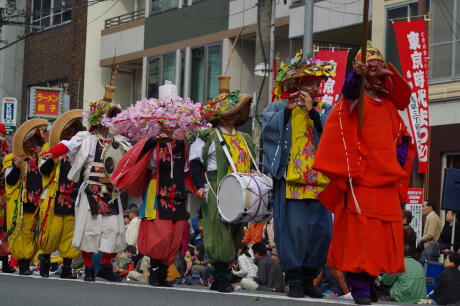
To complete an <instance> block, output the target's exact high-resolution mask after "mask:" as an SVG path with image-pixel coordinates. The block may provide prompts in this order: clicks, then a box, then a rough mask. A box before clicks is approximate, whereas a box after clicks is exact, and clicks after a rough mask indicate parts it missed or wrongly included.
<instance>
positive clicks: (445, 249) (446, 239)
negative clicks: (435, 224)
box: [439, 210, 460, 254]
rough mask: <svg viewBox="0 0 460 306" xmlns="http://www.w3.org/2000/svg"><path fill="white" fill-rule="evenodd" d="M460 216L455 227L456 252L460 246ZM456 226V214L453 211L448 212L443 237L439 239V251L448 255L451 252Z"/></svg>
mask: <svg viewBox="0 0 460 306" xmlns="http://www.w3.org/2000/svg"><path fill="white" fill-rule="evenodd" d="M459 219H460V218H459V215H457V222H456V225H455V241H454V245H453V246H454V251H456V252H457V251H458V249H459V246H460V220H459ZM453 224H454V212H453V211H451V210H448V211H446V223H445V224H444V227H443V228H442V232H441V237H439V250H440V251H441V252H442V253H444V254H447V253H449V252H450V248H451V246H452V244H451V242H452V228H453Z"/></svg>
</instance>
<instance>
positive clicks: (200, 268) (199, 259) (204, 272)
mask: <svg viewBox="0 0 460 306" xmlns="http://www.w3.org/2000/svg"><path fill="white" fill-rule="evenodd" d="M192 263H193V265H192V272H197V273H200V275H201V279H202V280H204V282H205V284H207V283H208V282H209V278H210V277H211V276H212V274H213V267H211V266H210V265H209V263H208V258H207V256H206V252H205V250H204V245H203V244H199V245H198V246H196V248H195V250H194V254H193V256H192Z"/></svg>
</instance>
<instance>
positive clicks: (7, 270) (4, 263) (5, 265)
mask: <svg viewBox="0 0 460 306" xmlns="http://www.w3.org/2000/svg"><path fill="white" fill-rule="evenodd" d="M0 260H1V261H2V272H3V273H14V272H16V270H15V269H14V268H13V267H12V266H10V263H9V262H8V256H1V257H0Z"/></svg>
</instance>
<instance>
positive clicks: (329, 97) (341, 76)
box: [318, 50, 348, 105]
mask: <svg viewBox="0 0 460 306" xmlns="http://www.w3.org/2000/svg"><path fill="white" fill-rule="evenodd" d="M318 57H319V58H321V59H322V60H325V61H332V62H334V63H335V65H336V75H335V77H333V78H329V79H327V81H326V82H323V84H322V87H321V91H322V93H323V94H324V96H323V97H322V98H321V101H323V102H325V103H327V104H330V105H333V104H335V103H336V102H337V101H338V100H339V97H340V92H341V91H342V87H343V83H344V82H345V73H346V71H347V60H348V50H340V51H335V50H319V51H318Z"/></svg>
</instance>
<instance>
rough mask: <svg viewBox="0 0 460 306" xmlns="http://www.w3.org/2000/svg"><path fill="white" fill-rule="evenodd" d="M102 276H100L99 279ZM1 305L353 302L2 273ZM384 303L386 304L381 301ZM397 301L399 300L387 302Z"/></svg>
mask: <svg viewBox="0 0 460 306" xmlns="http://www.w3.org/2000/svg"><path fill="white" fill-rule="evenodd" d="M98 280H99V279H98ZM0 305H5V306H10V305H11V306H13V305H14V306H23V305H24V306H29V305H30V306H45V305H46V306H54V305H56V306H57V305H59V306H66V305H72V306H78V305H85V306H92V305H99V306H117V305H126V306H133V305H136V306H143V305H146V306H147V305H180V306H195V305H199V306H207V305H217V306H227V305H228V306H259V305H260V306H261V305H264V306H265V305H268V306H281V305H283V306H285V305H286V306H291V305H292V306H297V305H333V306H337V305H354V304H353V303H351V302H350V301H344V300H340V299H336V300H332V299H331V300H326V299H324V300H321V302H320V301H319V300H313V299H307V298H305V299H298V300H293V299H290V298H288V297H286V296H285V295H277V294H273V295H272V294H261V293H258V292H247V291H237V292H234V293H231V294H223V293H217V292H214V291H210V290H209V289H201V288H200V287H188V286H183V287H174V288H153V287H150V286H148V285H144V284H140V283H133V282H122V283H109V282H103V281H100V280H99V281H97V282H95V283H87V282H83V281H82V280H61V279H58V278H49V279H42V278H40V277H39V276H29V277H25V276H18V275H5V274H3V275H2V274H0ZM379 305H382V306H383V305H385V304H379ZM386 305H396V304H386Z"/></svg>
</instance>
